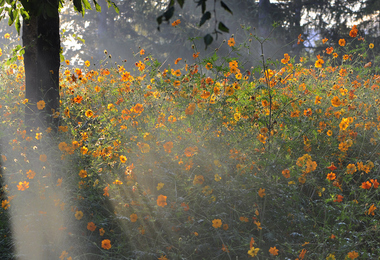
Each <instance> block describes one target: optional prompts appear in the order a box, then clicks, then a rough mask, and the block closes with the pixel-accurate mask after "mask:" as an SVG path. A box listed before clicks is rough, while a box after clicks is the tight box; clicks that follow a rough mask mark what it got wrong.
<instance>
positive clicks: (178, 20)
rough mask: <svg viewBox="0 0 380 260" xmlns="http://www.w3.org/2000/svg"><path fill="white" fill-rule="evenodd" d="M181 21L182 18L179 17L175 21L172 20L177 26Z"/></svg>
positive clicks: (173, 24)
mask: <svg viewBox="0 0 380 260" xmlns="http://www.w3.org/2000/svg"><path fill="white" fill-rule="evenodd" d="M180 23H181V20H180V19H177V20H175V21H174V22H172V26H177V25H179V24H180Z"/></svg>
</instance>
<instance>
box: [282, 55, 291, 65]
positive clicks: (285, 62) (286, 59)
mask: <svg viewBox="0 0 380 260" xmlns="http://www.w3.org/2000/svg"><path fill="white" fill-rule="evenodd" d="M289 60H290V56H289V54H287V53H285V54H284V58H283V59H281V63H283V64H287V63H288V62H289Z"/></svg>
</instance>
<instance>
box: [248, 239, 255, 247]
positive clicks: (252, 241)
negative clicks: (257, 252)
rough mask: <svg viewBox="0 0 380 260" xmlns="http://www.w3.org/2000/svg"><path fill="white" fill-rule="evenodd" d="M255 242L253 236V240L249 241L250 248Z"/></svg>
mask: <svg viewBox="0 0 380 260" xmlns="http://www.w3.org/2000/svg"><path fill="white" fill-rule="evenodd" d="M254 243H255V240H254V239H253V237H251V241H250V242H249V249H251V248H252V247H253V244H254Z"/></svg>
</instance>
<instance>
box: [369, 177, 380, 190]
mask: <svg viewBox="0 0 380 260" xmlns="http://www.w3.org/2000/svg"><path fill="white" fill-rule="evenodd" d="M370 181H371V182H372V184H373V187H374V188H375V189H377V188H378V187H379V183H378V181H377V179H376V180H373V179H371V180H370Z"/></svg>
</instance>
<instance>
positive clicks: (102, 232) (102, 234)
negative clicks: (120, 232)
mask: <svg viewBox="0 0 380 260" xmlns="http://www.w3.org/2000/svg"><path fill="white" fill-rule="evenodd" d="M104 233H106V231H105V230H104V228H101V229H99V235H100V236H101V237H102V236H104Z"/></svg>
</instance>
